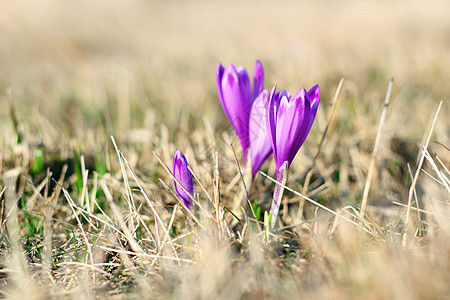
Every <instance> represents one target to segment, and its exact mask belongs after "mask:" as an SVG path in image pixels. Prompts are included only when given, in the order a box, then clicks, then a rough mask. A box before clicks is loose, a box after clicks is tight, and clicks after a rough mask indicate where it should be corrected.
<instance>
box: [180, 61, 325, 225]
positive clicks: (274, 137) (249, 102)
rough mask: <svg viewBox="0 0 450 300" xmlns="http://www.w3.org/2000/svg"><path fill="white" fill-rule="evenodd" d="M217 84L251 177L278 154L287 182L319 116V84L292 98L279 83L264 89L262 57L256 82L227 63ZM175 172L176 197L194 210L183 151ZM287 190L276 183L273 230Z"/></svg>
mask: <svg viewBox="0 0 450 300" xmlns="http://www.w3.org/2000/svg"><path fill="white" fill-rule="evenodd" d="M216 83H217V92H218V95H219V100H220V103H221V104H222V108H223V110H224V112H225V115H226V116H227V117H228V120H229V121H230V123H231V125H232V126H233V128H234V130H235V132H236V134H237V136H238V138H239V141H240V143H241V146H242V154H243V157H242V160H243V163H244V166H247V165H249V166H251V175H252V177H251V178H252V180H253V179H254V178H255V175H256V174H257V172H258V170H259V169H260V168H261V166H262V164H263V163H264V162H265V161H266V160H267V158H268V157H269V156H270V155H271V154H272V153H273V155H274V159H275V165H276V168H277V180H278V181H279V182H283V183H284V182H285V181H286V171H287V170H288V169H289V166H290V165H291V164H292V161H293V160H294V157H295V156H296V154H297V152H298V150H299V149H300V147H301V146H302V145H303V142H304V141H305V139H306V137H307V136H308V133H309V131H310V129H311V126H312V124H313V122H314V119H315V117H316V113H317V108H318V106H319V100H320V92H319V86H318V85H315V86H314V87H312V88H311V89H310V90H309V91H307V90H305V89H304V88H301V89H299V90H298V91H297V92H296V93H295V94H294V95H293V96H291V94H290V93H289V91H288V90H281V91H279V92H276V88H277V86H276V85H275V86H274V87H273V88H272V89H271V91H270V93H269V92H268V90H265V89H264V69H263V66H262V64H261V62H260V61H259V60H257V61H256V64H255V71H254V75H253V85H252V84H251V82H250V77H249V75H248V73H247V71H246V70H245V68H244V67H242V66H239V67H237V68H236V67H235V66H234V65H232V64H229V65H227V66H226V67H223V66H222V65H221V64H220V63H218V64H217V67H216ZM248 160H250V162H248ZM246 171H249V170H246ZM173 173H174V176H175V178H176V180H174V183H175V189H176V192H177V195H178V197H179V198H180V199H181V200H182V201H183V203H184V204H185V205H186V207H188V208H190V207H191V198H192V193H193V183H192V174H191V172H190V171H189V169H188V163H187V161H186V158H185V157H184V155H183V153H182V152H181V151H180V150H177V152H176V154H175V158H174V162H173ZM177 181H178V182H177ZM180 184H181V185H182V186H183V187H184V189H182V188H181V187H180ZM186 192H189V193H190V194H191V195H188V194H187V193H186ZM282 194H283V188H282V187H281V185H277V188H276V189H275V194H274V199H273V202H272V208H271V214H272V223H271V228H273V227H274V225H275V221H276V218H277V214H278V210H279V205H280V202H281V201H280V200H281V197H282Z"/></svg>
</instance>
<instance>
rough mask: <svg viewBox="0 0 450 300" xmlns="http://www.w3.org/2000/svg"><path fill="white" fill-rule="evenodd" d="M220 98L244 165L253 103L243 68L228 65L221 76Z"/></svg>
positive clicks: (248, 82)
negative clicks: (240, 148)
mask: <svg viewBox="0 0 450 300" xmlns="http://www.w3.org/2000/svg"><path fill="white" fill-rule="evenodd" d="M221 84H222V86H221V89H222V96H223V100H224V101H223V104H222V105H225V109H224V110H227V111H228V119H229V120H230V122H231V124H232V125H233V127H234V129H235V131H236V134H237V136H238V138H239V140H240V142H241V145H242V150H243V160H244V163H245V162H246V159H247V152H248V147H249V141H248V139H249V138H248V122H249V118H250V110H251V106H252V103H253V99H252V98H251V92H250V79H249V77H248V74H247V71H246V70H245V69H244V68H243V67H238V68H237V69H236V68H235V67H234V66H233V65H232V64H229V65H228V66H227V67H226V68H225V70H224V73H223V76H222V82H221Z"/></svg>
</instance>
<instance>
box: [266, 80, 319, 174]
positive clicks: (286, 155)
mask: <svg viewBox="0 0 450 300" xmlns="http://www.w3.org/2000/svg"><path fill="white" fill-rule="evenodd" d="M275 89H276V87H274V88H273V89H272V91H271V93H270V94H269V99H268V102H267V103H268V104H267V110H268V113H267V117H266V122H267V129H268V133H269V138H270V139H271V141H272V150H273V153H274V157H275V164H276V166H277V170H279V168H280V167H281V166H282V165H283V164H284V163H285V162H287V165H288V167H289V166H290V165H291V163H292V161H293V159H294V157H295V155H296V154H297V152H298V150H299V149H300V147H301V146H302V144H303V142H304V141H305V139H306V137H307V135H308V133H309V130H310V128H311V125H312V122H313V121H314V118H315V113H316V112H317V107H318V103H319V91H318V87H313V88H312V89H311V90H310V93H308V92H307V91H306V90H305V89H303V88H302V89H300V90H298V91H297V92H296V93H295V94H294V96H292V97H291V95H290V93H289V91H286V90H282V91H280V92H279V93H275ZM310 95H311V97H312V98H313V99H312V101H313V102H312V104H311V102H310ZM275 103H278V107H277V109H275Z"/></svg>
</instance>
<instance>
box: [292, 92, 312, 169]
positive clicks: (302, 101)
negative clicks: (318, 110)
mask: <svg viewBox="0 0 450 300" xmlns="http://www.w3.org/2000/svg"><path fill="white" fill-rule="evenodd" d="M292 101H296V102H297V107H296V109H297V110H298V111H299V113H301V114H302V116H303V119H302V120H301V121H300V122H301V123H299V124H298V126H299V128H298V129H297V135H296V136H295V139H294V141H293V143H292V146H291V150H292V152H291V153H290V157H289V164H291V162H292V161H293V160H294V157H295V155H296V154H297V152H298V150H299V149H300V147H301V146H302V145H303V142H304V141H305V139H306V137H307V136H308V133H309V129H308V125H309V121H310V118H309V116H310V111H311V104H310V101H309V95H308V93H307V92H306V90H305V89H303V88H302V89H300V90H299V91H298V92H297V93H295V95H294V96H293V97H292Z"/></svg>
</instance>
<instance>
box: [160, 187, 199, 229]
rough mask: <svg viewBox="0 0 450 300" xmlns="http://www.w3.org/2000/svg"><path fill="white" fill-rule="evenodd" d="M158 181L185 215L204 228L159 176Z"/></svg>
mask: <svg viewBox="0 0 450 300" xmlns="http://www.w3.org/2000/svg"><path fill="white" fill-rule="evenodd" d="M159 182H161V184H162V185H163V187H164V189H165V190H166V191H167V192H169V194H170V195H171V196H172V197H173V198H174V199H175V200H176V201H177V202H178V204H179V205H181V207H182V208H183V212H184V213H185V215H186V216H188V217H189V218H191V219H192V221H194V222H195V223H196V224H197V225H198V226H200V228H202V229H205V228H204V227H203V225H202V223H200V220H199V219H198V218H197V217H196V216H195V215H194V214H193V213H192V211H191V210H190V209H189V208H188V207H187V206H186V204H184V202H183V201H182V200H181V199H180V198H178V196H177V195H176V194H175V193H174V192H173V191H172V190H171V189H170V187H169V186H168V185H167V184H166V183H165V182H164V180H162V179H161V178H160V179H159Z"/></svg>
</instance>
